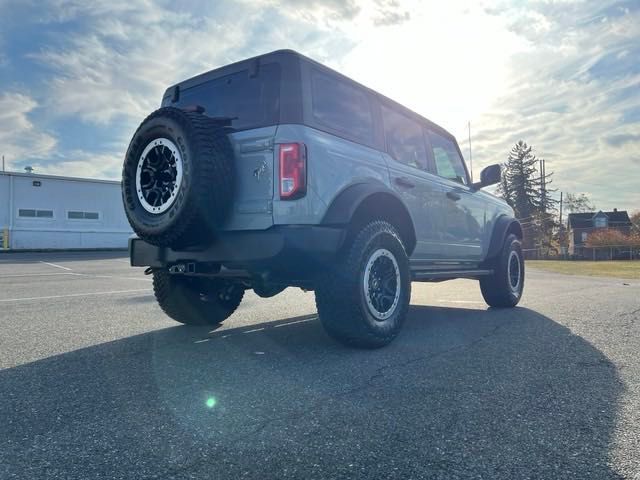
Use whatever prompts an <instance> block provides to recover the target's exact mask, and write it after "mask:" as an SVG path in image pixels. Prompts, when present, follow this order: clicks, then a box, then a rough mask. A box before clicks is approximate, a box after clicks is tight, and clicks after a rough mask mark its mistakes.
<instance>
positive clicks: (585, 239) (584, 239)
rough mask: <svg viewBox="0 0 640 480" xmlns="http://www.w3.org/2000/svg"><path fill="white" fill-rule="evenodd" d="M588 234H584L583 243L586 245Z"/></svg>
mask: <svg viewBox="0 0 640 480" xmlns="http://www.w3.org/2000/svg"><path fill="white" fill-rule="evenodd" d="M587 237H588V235H587V232H582V243H585V242H586V241H587Z"/></svg>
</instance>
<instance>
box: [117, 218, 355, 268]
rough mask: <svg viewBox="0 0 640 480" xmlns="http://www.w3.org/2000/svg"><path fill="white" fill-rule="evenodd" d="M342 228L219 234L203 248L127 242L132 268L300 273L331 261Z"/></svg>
mask: <svg viewBox="0 0 640 480" xmlns="http://www.w3.org/2000/svg"><path fill="white" fill-rule="evenodd" d="M344 235H345V233H344V229H342V228H333V227H319V226H311V225H286V226H275V227H272V228H269V229H267V230H260V231H257V230H251V231H244V232H243V231H236V232H221V233H220V234H219V235H218V237H217V238H216V239H215V241H214V242H213V243H211V244H210V245H208V246H206V247H193V248H188V249H182V250H173V249H171V248H167V247H157V246H155V245H151V244H149V243H146V242H145V241H143V240H141V239H139V238H135V237H134V238H131V239H129V256H130V259H131V265H132V266H136V267H153V268H163V267H166V266H169V265H172V264H176V263H180V262H194V263H208V264H220V265H221V266H224V267H225V268H229V269H241V270H247V271H260V270H265V269H267V270H275V271H282V272H289V271H292V272H297V273H298V272H300V271H301V270H304V269H307V268H309V267H317V266H320V265H322V264H323V263H325V262H327V261H330V260H331V259H333V258H334V257H335V255H336V253H337V252H338V250H339V249H340V247H341V245H342V242H343V240H344Z"/></svg>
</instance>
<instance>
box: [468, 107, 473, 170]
mask: <svg viewBox="0 0 640 480" xmlns="http://www.w3.org/2000/svg"><path fill="white" fill-rule="evenodd" d="M468 126H469V169H470V170H471V181H472V182H473V158H472V157H471V120H469V123H468Z"/></svg>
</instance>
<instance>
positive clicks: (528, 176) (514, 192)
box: [499, 140, 557, 246]
mask: <svg viewBox="0 0 640 480" xmlns="http://www.w3.org/2000/svg"><path fill="white" fill-rule="evenodd" d="M539 164H540V160H539V159H538V158H537V157H536V156H535V155H534V154H533V148H532V147H531V146H529V145H527V144H526V142H523V141H522V140H520V141H518V142H517V143H516V144H515V145H514V146H513V148H512V149H511V152H510V153H509V157H508V158H507V162H506V163H505V164H504V168H503V173H502V181H501V182H500V185H499V192H500V194H501V196H502V197H503V198H504V199H505V201H506V202H507V203H508V204H509V205H510V206H511V207H512V208H513V209H514V210H515V214H516V217H517V218H519V219H522V224H523V227H525V230H527V231H528V234H527V235H526V236H527V237H528V239H527V240H528V241H527V244H528V246H533V245H534V244H537V245H543V244H544V245H546V244H549V243H550V239H551V236H552V230H553V228H554V226H555V221H554V219H553V216H552V212H553V211H554V210H555V204H556V203H557V202H556V201H555V200H554V199H553V198H552V197H551V195H550V194H551V193H553V192H554V191H555V190H550V189H549V188H548V185H549V184H550V183H551V177H552V175H553V173H549V174H545V175H541V174H540V171H539V169H538V165H539Z"/></svg>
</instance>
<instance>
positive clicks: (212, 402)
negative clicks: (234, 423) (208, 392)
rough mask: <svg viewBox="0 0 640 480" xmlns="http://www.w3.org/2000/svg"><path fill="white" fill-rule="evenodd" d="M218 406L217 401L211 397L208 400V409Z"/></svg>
mask: <svg viewBox="0 0 640 480" xmlns="http://www.w3.org/2000/svg"><path fill="white" fill-rule="evenodd" d="M215 406H216V399H215V398H213V397H209V398H207V407H208V408H213V407H215Z"/></svg>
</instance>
